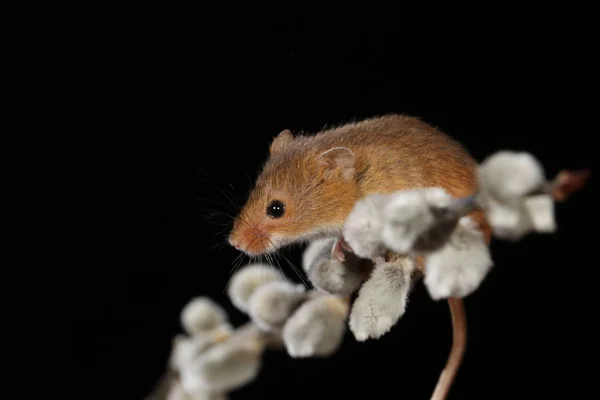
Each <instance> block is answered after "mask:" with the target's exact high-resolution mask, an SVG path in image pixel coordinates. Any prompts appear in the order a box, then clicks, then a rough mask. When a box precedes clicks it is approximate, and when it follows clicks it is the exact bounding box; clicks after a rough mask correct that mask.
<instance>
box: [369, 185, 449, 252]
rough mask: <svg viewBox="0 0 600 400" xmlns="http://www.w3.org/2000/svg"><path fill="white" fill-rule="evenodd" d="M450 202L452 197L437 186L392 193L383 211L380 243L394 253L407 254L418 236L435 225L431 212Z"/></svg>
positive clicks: (434, 218)
mask: <svg viewBox="0 0 600 400" xmlns="http://www.w3.org/2000/svg"><path fill="white" fill-rule="evenodd" d="M451 201H452V197H451V196H450V195H449V194H448V193H447V192H446V191H444V190H443V189H442V188H438V187H432V188H425V189H412V190H402V191H399V192H396V193H394V194H393V195H392V197H391V198H390V199H389V201H388V202H387V204H386V205H385V207H384V209H383V215H384V218H385V223H384V224H383V228H382V232H381V238H382V241H383V243H384V244H385V246H386V247H387V248H388V249H390V250H392V251H395V252H396V253H399V254H407V253H409V252H410V251H411V250H412V247H413V245H414V243H415V241H416V240H417V239H418V238H419V236H420V235H422V234H423V233H424V232H425V231H427V230H428V229H429V228H431V227H432V226H433V224H434V223H435V222H436V217H435V215H434V213H433V210H434V209H436V208H444V207H447V206H448V205H449V204H450V202H451Z"/></svg>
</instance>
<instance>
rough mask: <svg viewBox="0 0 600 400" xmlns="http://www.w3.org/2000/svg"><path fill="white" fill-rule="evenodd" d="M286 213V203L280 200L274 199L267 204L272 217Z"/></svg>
mask: <svg viewBox="0 0 600 400" xmlns="http://www.w3.org/2000/svg"><path fill="white" fill-rule="evenodd" d="M284 213H285V204H283V203H282V202H281V201H279V200H273V201H272V202H270V203H269V205H268V206H267V215H268V216H269V217H271V218H281V217H283V214H284Z"/></svg>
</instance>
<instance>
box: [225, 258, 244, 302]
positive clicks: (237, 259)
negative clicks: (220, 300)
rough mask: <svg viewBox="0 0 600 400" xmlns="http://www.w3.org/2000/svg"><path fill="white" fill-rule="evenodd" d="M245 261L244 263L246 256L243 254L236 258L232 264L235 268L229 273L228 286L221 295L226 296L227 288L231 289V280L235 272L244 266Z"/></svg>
mask: <svg viewBox="0 0 600 400" xmlns="http://www.w3.org/2000/svg"><path fill="white" fill-rule="evenodd" d="M243 261H244V254H243V253H240V254H238V256H237V257H236V258H235V260H234V261H233V263H232V264H234V266H233V268H232V269H231V271H230V272H229V279H228V280H227V284H226V285H225V287H224V288H223V292H222V293H221V294H225V292H226V291H227V288H228V287H229V284H230V283H231V280H232V279H233V274H234V273H235V271H237V269H238V268H239V267H240V265H242V262H243Z"/></svg>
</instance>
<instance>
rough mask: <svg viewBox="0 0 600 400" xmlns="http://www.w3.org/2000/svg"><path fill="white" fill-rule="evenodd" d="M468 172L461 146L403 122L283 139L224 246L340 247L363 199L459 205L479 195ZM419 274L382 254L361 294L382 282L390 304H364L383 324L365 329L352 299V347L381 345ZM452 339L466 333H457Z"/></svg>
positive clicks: (471, 167) (414, 265)
mask: <svg viewBox="0 0 600 400" xmlns="http://www.w3.org/2000/svg"><path fill="white" fill-rule="evenodd" d="M476 168H477V163H476V161H475V160H474V159H473V158H472V156H471V155H470V154H469V153H468V152H467V151H466V150H465V148H464V147H463V146H462V145H461V144H460V143H459V142H457V141H456V140H454V139H453V138H451V137H450V136H448V135H447V134H445V133H443V132H441V131H439V130H437V129H436V128H434V127H433V126H431V125H429V124H428V123H426V122H424V121H422V120H420V119H418V118H415V117H411V116H405V115H383V116H378V117H374V118H369V119H365V120H362V121H358V122H352V123H347V124H344V125H341V126H338V127H335V128H331V129H327V130H323V131H321V132H318V133H316V134H314V135H309V134H298V135H293V134H292V132H291V131H290V130H284V131H282V132H281V133H279V135H277V136H276V137H275V138H274V140H273V141H272V143H271V145H270V148H269V158H268V160H267V161H266V163H265V164H264V166H263V168H262V171H261V173H260V174H259V176H258V179H257V180H256V183H255V186H254V188H253V190H252V192H251V193H250V196H249V198H248V200H247V202H246V204H245V205H244V207H243V208H242V210H241V211H240V213H239V214H238V215H237V216H236V218H235V220H234V224H233V227H232V230H231V232H230V235H229V243H230V244H231V245H232V246H234V247H235V248H236V249H238V250H240V251H242V252H244V253H246V254H248V255H251V256H256V255H261V254H265V253H271V252H276V251H277V250H278V249H280V248H281V247H283V246H286V245H289V244H292V243H298V242H314V241H317V240H325V239H328V238H339V237H340V236H341V231H342V227H343V225H344V221H345V220H346V217H347V216H348V215H349V213H350V212H351V211H352V209H353V207H354V206H355V204H356V203H357V201H358V200H360V199H361V198H363V197H364V196H367V195H372V194H390V193H393V192H395V191H398V190H403V189H413V188H426V187H440V188H443V189H444V190H445V191H446V192H447V193H448V194H450V195H451V196H452V197H456V198H458V197H466V196H469V195H471V194H473V193H474V192H475V191H476V189H477V177H476ZM469 217H470V218H471V219H472V220H473V222H475V223H476V224H477V226H478V227H479V228H480V229H481V231H482V232H483V233H484V235H485V238H486V241H489V238H490V230H489V228H488V226H487V224H486V221H485V218H484V215H483V213H482V212H480V211H474V212H472V213H471V214H469ZM338 243H339V242H338ZM332 250H335V249H332ZM380 264H381V263H380ZM422 269H423V262H422V260H411V259H408V258H407V257H405V256H403V255H397V254H388V255H387V256H386V258H385V260H384V263H383V264H381V265H377V266H376V267H375V268H374V270H373V272H372V275H371V277H370V278H369V280H368V281H367V283H365V284H364V286H363V288H364V287H365V286H367V285H368V284H369V282H370V281H372V282H373V285H374V287H381V285H379V284H380V283H382V282H383V283H385V284H386V285H387V286H386V287H387V288H388V289H389V291H390V293H391V292H393V291H395V292H393V293H392V295H394V296H397V298H396V299H395V300H394V301H393V302H390V301H389V297H387V302H386V303H385V304H369V305H368V306H369V307H371V308H372V307H380V308H382V310H383V309H385V310H384V311H386V312H387V313H388V314H389V315H390V318H387V319H386V318H384V319H381V318H380V319H379V320H375V322H373V318H372V315H365V314H364V313H363V312H362V311H361V310H362V308H361V307H362V306H361V303H360V301H361V299H360V296H359V298H358V299H357V301H356V302H357V303H358V305H356V304H355V306H354V308H353V312H352V315H351V318H350V325H351V329H352V330H353V332H354V334H355V336H356V337H357V339H359V340H364V339H366V338H368V337H379V336H380V335H381V334H383V333H384V332H386V331H387V330H389V329H390V327H391V326H392V325H393V324H394V323H395V319H397V318H398V317H399V316H400V315H402V313H403V312H404V303H405V298H406V294H407V291H408V289H409V285H410V278H411V276H412V274H413V272H415V271H422ZM363 288H361V290H363ZM394 293H395V294H394ZM392 303H393V304H392ZM449 303H450V308H451V311H452V312H453V323H454V324H457V323H462V324H463V325H464V321H462V320H461V318H460V315H462V314H463V313H464V310H463V309H462V307H463V306H462V301H461V300H460V299H458V298H451V299H449ZM366 306H367V305H366V304H365V306H364V307H363V308H364V309H366ZM457 315H458V316H459V317H457V318H454V317H455V316H457ZM460 329H462V331H460ZM457 334H458V335H463V334H464V326H463V327H459V331H456V330H455V336H456V335H457ZM455 339H456V337H455ZM453 350H454V349H453ZM461 350H462V349H458V350H457V351H461ZM461 354H462V353H460V354H459V353H457V354H456V355H457V356H458V357H459V358H460V355H461ZM451 357H452V354H451ZM455 361H456V360H455Z"/></svg>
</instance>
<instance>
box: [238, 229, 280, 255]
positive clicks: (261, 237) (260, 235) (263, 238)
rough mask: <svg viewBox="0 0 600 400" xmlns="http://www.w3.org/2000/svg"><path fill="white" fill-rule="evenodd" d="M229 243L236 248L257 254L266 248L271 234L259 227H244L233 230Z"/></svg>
mask: <svg viewBox="0 0 600 400" xmlns="http://www.w3.org/2000/svg"><path fill="white" fill-rule="evenodd" d="M228 241H229V244H230V245H231V246H233V247H234V248H235V249H236V250H239V251H243V252H244V253H247V254H250V255H255V254H260V253H262V252H264V251H265V250H266V248H267V247H268V245H269V243H270V242H269V236H268V234H267V233H266V232H264V231H262V230H261V229H259V228H257V227H244V228H241V229H239V230H236V231H235V232H232V233H231V234H230V235H229V238H228Z"/></svg>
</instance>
